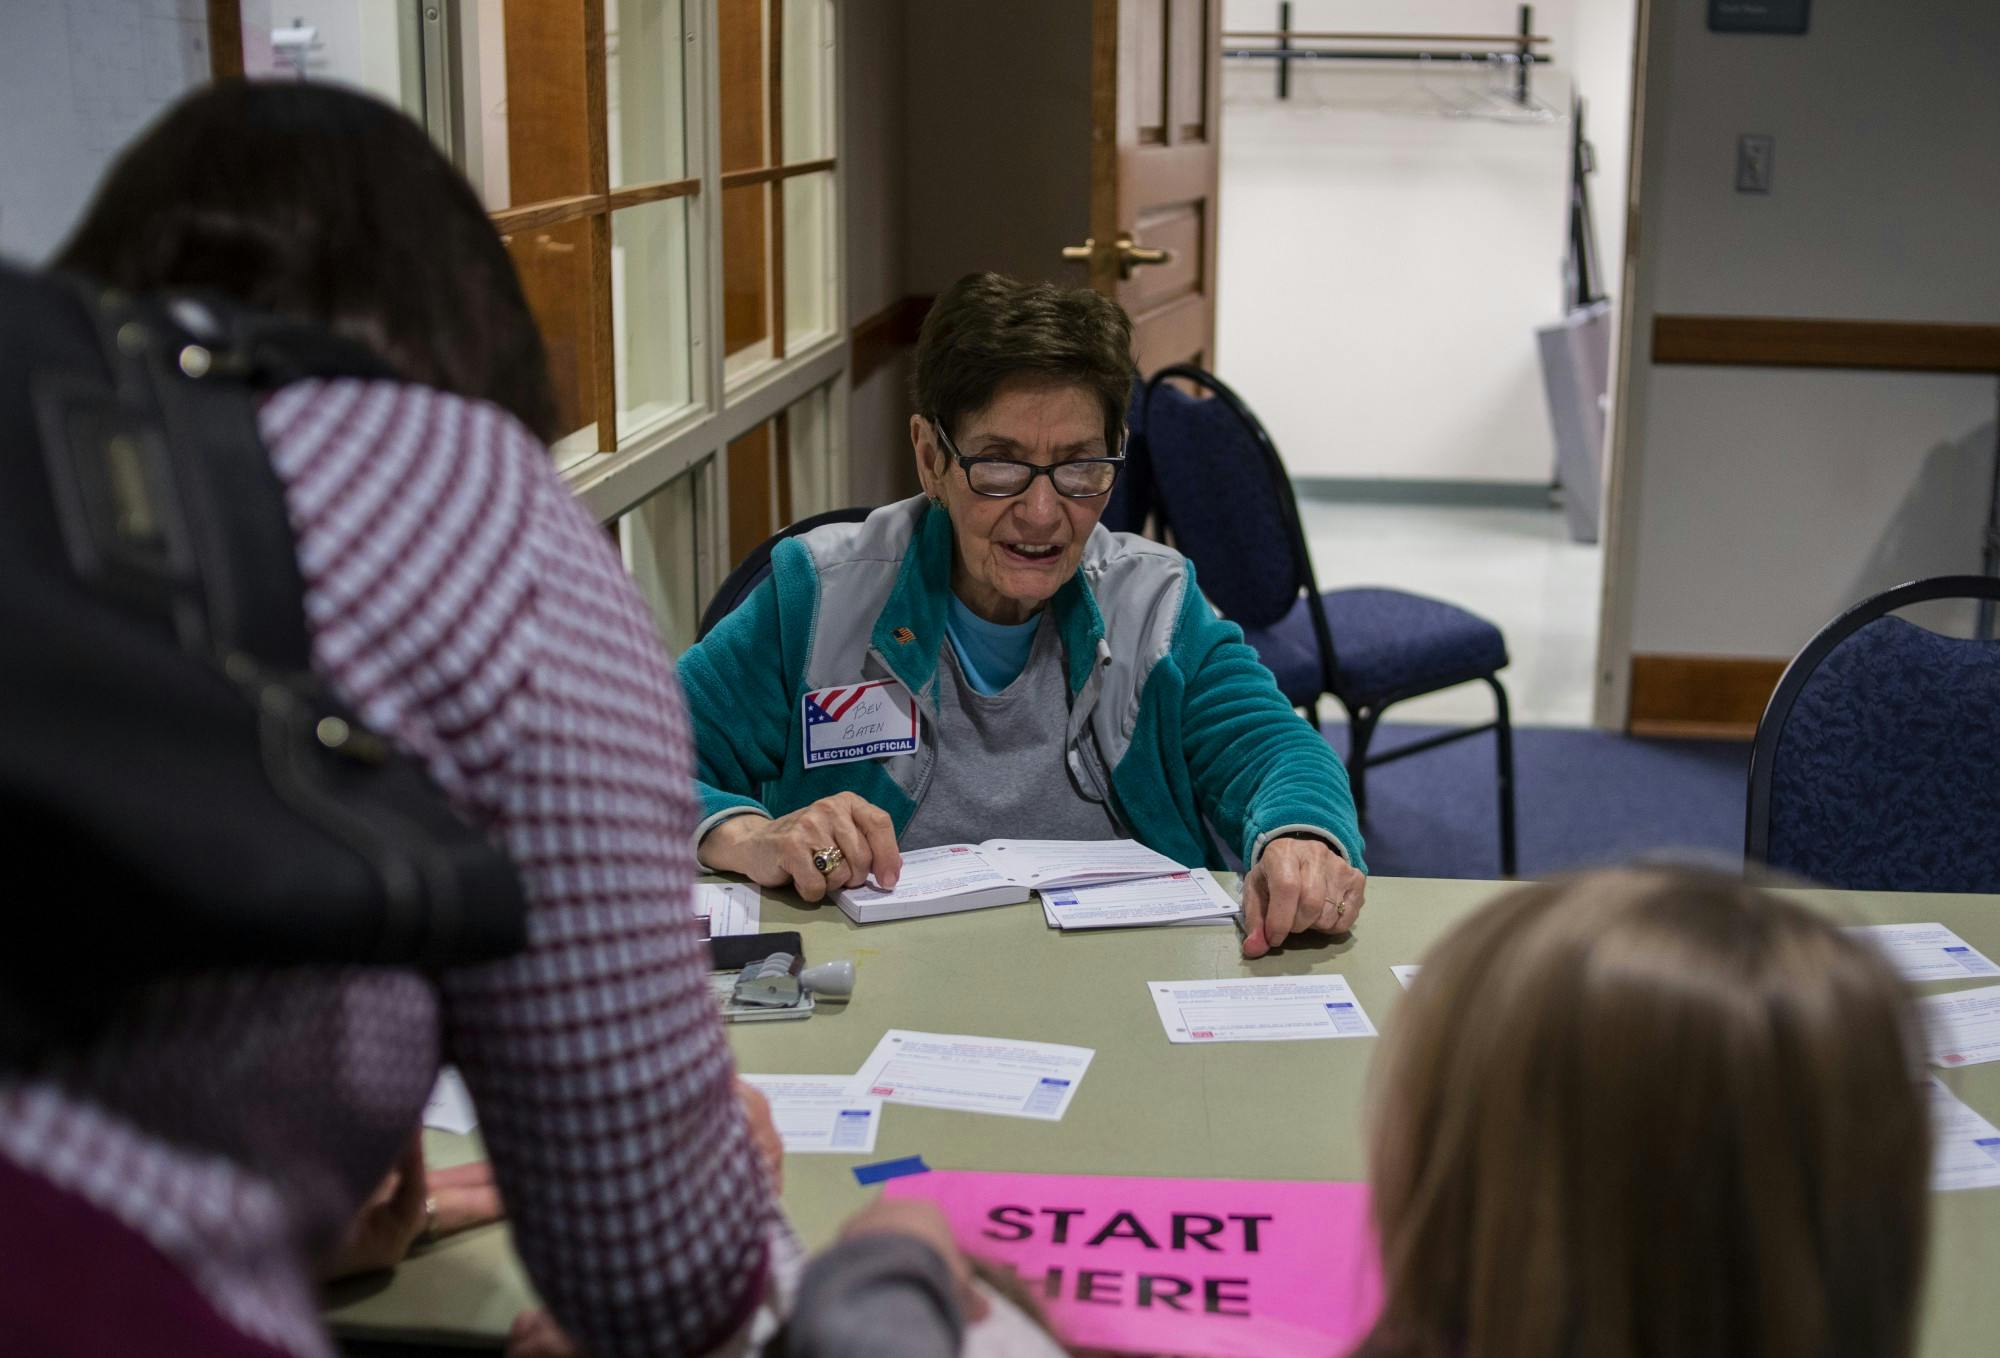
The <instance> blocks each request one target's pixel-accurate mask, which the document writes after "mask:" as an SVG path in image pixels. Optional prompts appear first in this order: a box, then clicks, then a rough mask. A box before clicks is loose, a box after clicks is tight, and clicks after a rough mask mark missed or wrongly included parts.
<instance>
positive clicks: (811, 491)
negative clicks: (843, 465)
mask: <svg viewBox="0 0 2000 1358" xmlns="http://www.w3.org/2000/svg"><path fill="white" fill-rule="evenodd" d="M832 391H833V388H832V387H831V386H830V385H829V386H824V387H820V388H819V389H817V390H816V391H811V392H808V393H807V394H806V395H804V396H802V397H800V398H799V399H798V400H796V401H794V402H792V403H791V404H790V405H788V406H786V407H785V413H784V416H783V418H782V419H780V421H779V424H780V426H781V427H782V429H783V430H784V437H783V438H782V440H781V442H782V443H783V445H784V446H783V452H784V455H785V463H784V466H783V467H781V468H780V479H781V481H782V482H783V483H784V484H785V486H786V488H787V490H788V491H789V494H788V496H787V497H786V498H787V500H788V501H789V503H788V504H786V505H785V506H784V508H785V510H786V515H785V518H786V521H787V522H791V523H796V522H798V521H799V520H800V519H803V518H808V517H810V516H812V515H814V514H823V513H825V512H826V511H827V510H829V509H838V508H840V507H841V506H842V505H844V504H846V503H847V492H846V487H845V484H844V482H845V478H844V477H842V476H841V475H839V474H838V469H837V467H836V465H835V456H834V447H833V400H832Z"/></svg>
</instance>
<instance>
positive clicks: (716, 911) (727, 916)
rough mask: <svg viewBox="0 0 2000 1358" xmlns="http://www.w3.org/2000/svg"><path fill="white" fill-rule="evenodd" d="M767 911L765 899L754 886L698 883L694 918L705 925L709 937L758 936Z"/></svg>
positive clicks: (704, 930)
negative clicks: (759, 923) (760, 924)
mask: <svg viewBox="0 0 2000 1358" xmlns="http://www.w3.org/2000/svg"><path fill="white" fill-rule="evenodd" d="M763 908H764V901H763V898H762V897H761V896H759V895H758V894H757V888H756V887H754V886H747V885H745V884H744V883H742V882H696V883H695V884H694V917H695V918H696V919H698V920H700V921H701V922H702V934H703V936H704V937H706V938H727V937H729V936H730V935H732V934H754V933H756V932H757V926H758V919H759V916H760V915H762V913H763Z"/></svg>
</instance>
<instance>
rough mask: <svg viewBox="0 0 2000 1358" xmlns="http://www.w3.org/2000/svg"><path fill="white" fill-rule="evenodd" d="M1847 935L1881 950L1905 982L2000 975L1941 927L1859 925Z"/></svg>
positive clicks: (1996, 968)
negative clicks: (1851, 935)
mask: <svg viewBox="0 0 2000 1358" xmlns="http://www.w3.org/2000/svg"><path fill="white" fill-rule="evenodd" d="M1847 932H1848V933H1850V934H1853V935H1854V936H1855V937H1856V938H1858V939H1860V940H1861V941H1862V942H1864V943H1869V944H1872V945H1874V946H1875V947H1877V948H1880V949H1881V950H1882V953H1883V955H1884V956H1886V957H1887V958H1888V959H1889V963H1890V965H1892V966H1893V967H1895V968H1896V971H1897V973H1898V974H1899V975H1900V976H1902V978H1903V979H1904V980H1906V981H1959V980H1963V979H1965V978H1966V977H1968V976H2000V966H1995V965H1993V962H1992V959H1990V958H1988V957H1987V956H1986V955H1985V954H1984V953H1982V952H1980V951H1979V950H1978V949H1977V948H1975V947H1973V946H1972V945H1971V944H1970V943H1967V942H1966V941H1965V940H1964V939H1962V938H1960V937H1959V936H1958V935H1957V934H1955V933H1953V932H1952V931H1951V930H1949V929H1947V928H1945V927H1944V926H1943V925H1942V924H1862V925H1856V926H1855V927H1854V928H1851V929H1849V930H1848V931H1847Z"/></svg>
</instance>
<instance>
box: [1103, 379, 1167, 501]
mask: <svg viewBox="0 0 2000 1358" xmlns="http://www.w3.org/2000/svg"><path fill="white" fill-rule="evenodd" d="M1125 428H1126V438H1125V466H1124V467H1123V468H1122V469H1121V470H1120V471H1119V473H1118V481H1117V484H1115V485H1113V486H1112V487H1111V498H1110V499H1109V500H1107V501H1105V504H1104V513H1102V514H1101V515H1099V516H1098V519H1097V521H1098V522H1099V523H1101V524H1103V525H1104V526H1105V527H1106V528H1108V529H1110V530H1111V531H1112V532H1114V533H1143V532H1145V531H1146V519H1147V517H1148V516H1149V515H1151V514H1152V512H1153V463H1152V458H1151V455H1150V453H1149V452H1148V449H1147V444H1146V388H1145V387H1144V386H1139V387H1135V388H1134V389H1133V392H1132V404H1131V405H1130V407H1129V408H1127V410H1126V412H1125Z"/></svg>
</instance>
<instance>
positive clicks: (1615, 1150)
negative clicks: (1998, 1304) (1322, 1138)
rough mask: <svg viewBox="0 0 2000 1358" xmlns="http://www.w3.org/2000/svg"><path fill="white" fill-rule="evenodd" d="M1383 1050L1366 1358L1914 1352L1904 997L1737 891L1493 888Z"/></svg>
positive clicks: (1842, 939) (1773, 908)
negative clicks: (1378, 1270) (1377, 1301)
mask: <svg viewBox="0 0 2000 1358" xmlns="http://www.w3.org/2000/svg"><path fill="white" fill-rule="evenodd" d="M1422 966H1423V969H1422V971H1421V972H1420V973H1419V974H1418V976H1417V977H1416V979H1415V981H1414V982H1413V983H1412V984H1411V986H1410V991H1409V994H1408V995H1407V996H1405V997H1404V1000H1403V1002H1402V1005H1401V1007H1400V1008H1399V1009H1398V1010H1397V1012H1396V1014H1395V1015H1394V1017H1393V1020H1392V1022H1391V1025H1390V1027H1389V1031H1388V1035H1387V1037H1386V1038H1385V1040H1384V1046H1383V1049H1382V1051H1381V1052H1380V1054H1379V1055H1378V1057H1377V1062H1378V1064H1377V1066H1376V1070H1375V1076H1376V1081H1377V1084H1376V1104H1377V1111H1376V1114H1375V1116H1374V1119H1373V1130H1372V1136H1371V1145H1370V1161H1371V1164H1370V1175H1369V1177H1370V1181H1371V1184H1372V1187H1373V1193H1374V1214H1375V1219H1376V1223H1377V1230H1378V1233H1379V1236H1380V1240H1381V1246H1382V1262H1383V1272H1384V1278H1385V1284H1386V1300H1385V1304H1384V1308H1383V1311H1382V1314H1381V1317H1380V1319H1379V1321H1378V1323H1377V1324H1376V1326H1375V1329H1374V1332H1373V1334H1372V1335H1371V1337H1370V1338H1369V1339H1368V1340H1367V1341H1366V1342H1365V1343H1364V1344H1363V1345H1362V1347H1361V1348H1360V1349H1359V1350H1358V1351H1357V1358H1440V1356H1441V1355H1449V1356H1450V1358H1572V1356H1573V1358H1642V1356H1644V1355H1661V1354H1701V1355H1703V1356H1704V1358H1905V1356H1906V1355H1908V1354H1909V1353H1910V1352H1911V1351H1912V1345H1913V1342H1914V1330H1915V1307H1916V1302H1917V1295H1918V1290H1919V1286H1920V1283H1921V1278H1922V1266H1923V1244H1924V1239H1925V1229H1926V1228H1925V1223H1926V1219H1927V1215H1928V1212H1929V1193H1930V1190H1929V1183H1928V1179H1929V1159H1930V1144H1931V1143H1930V1129H1929V1118H1928V1114H1927V1112H1926V1109H1925V1103H1924V1094H1923V1088H1922V1086H1921V1084H1920V1083H1919V1079H1920V1076H1921V1070H1922V1058H1921V1051H1922V1046H1921V1040H1920V1037H1919V1031H1920V1030H1919V1029H1918V1027H1917V1025H1916V1023H1915V1019H1914V1016H1913V1013H1912V1006H1911V1003H1910V1000H1909V996H1908V993H1907V990H1906V988H1905V986H1904V985H1903V983H1902V982H1901V981H1900V980H1898V979H1897V977H1896V975H1895V974H1894V972H1893V971H1892V970H1891V969H1890V967H1889V965H1888V964H1887V963H1886V962H1885V961H1884V960H1883V959H1882V958H1881V957H1880V956H1878V955H1877V954H1876V953H1875V951H1874V950H1873V949H1871V948H1869V947H1868V946H1867V945H1865V944H1863V943H1861V942H1859V941H1857V940H1855V939H1852V938H1849V937H1848V936H1846V935H1845V934H1843V933H1842V932H1841V931H1840V930H1839V929H1838V928H1836V927H1835V926H1834V925H1833V924H1831V923H1830V922H1828V921H1827V920H1825V919H1822V918H1821V917H1819V916H1818V915H1815V914H1814V913H1812V912H1811V911H1810V910H1808V909H1806V908H1805V907H1804V906H1803V905H1800V904H1797V903H1796V902H1792V901H1788V900H1784V899H1782V898H1780V897H1778V896H1774V895H1772V894H1770V893H1768V892H1765V891H1761V890H1758V889H1756V888H1753V887H1749V886H1746V885H1745V884H1744V883H1743V882H1742V880H1741V879H1740V878H1737V877H1733V876H1731V877H1725V876H1721V875H1715V874H1706V873H1693V872H1687V871H1678V870H1665V869H1639V870H1627V871H1617V872H1598V873H1591V874H1587V875H1582V876H1578V877H1573V878H1569V879H1567V880H1557V881H1550V882H1544V883H1537V884H1535V885H1533V886H1527V887H1523V888H1520V889H1518V890H1515V891H1512V892H1510V893H1508V894H1507V895H1505V896H1503V897H1501V898H1500V899H1499V900H1497V901H1495V902H1494V903H1493V904H1491V905H1489V906H1487V907H1486V908H1485V909H1483V910H1481V911H1480V912H1479V913H1478V914H1477V915H1475V916H1474V917H1473V918H1472V919H1471V920H1469V921H1468V922H1466V923H1465V924H1463V925H1461V926H1460V927H1459V928H1457V929H1456V930H1454V931H1453V932H1452V933H1451V934H1450V935H1448V936H1447V937H1446V938H1445V939H1444V940H1442V941H1441V942H1439V943H1438V944H1437V946H1436V947H1434V948H1433V949H1432V950H1431V952H1430V954H1429V955H1428V956H1426V957H1425V958H1424V959H1423V962H1422Z"/></svg>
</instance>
